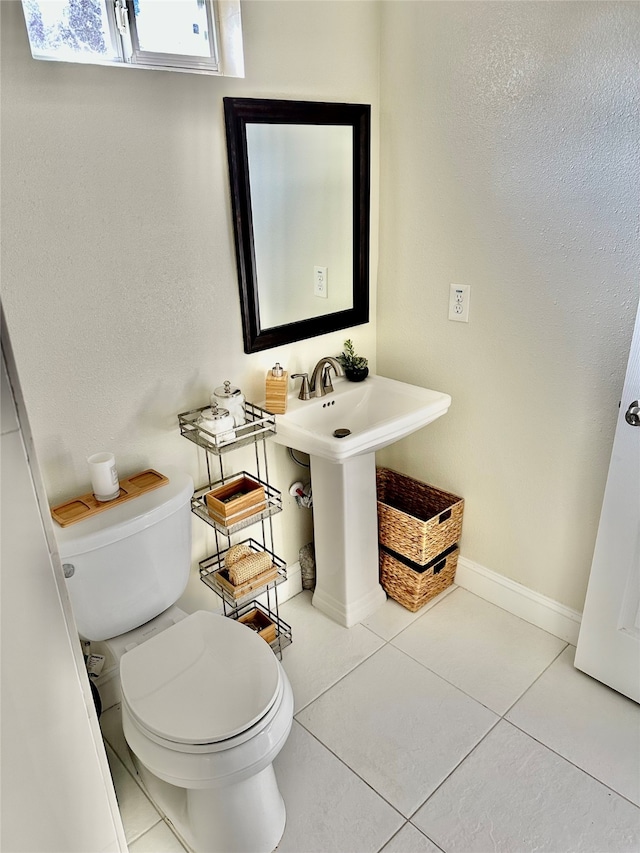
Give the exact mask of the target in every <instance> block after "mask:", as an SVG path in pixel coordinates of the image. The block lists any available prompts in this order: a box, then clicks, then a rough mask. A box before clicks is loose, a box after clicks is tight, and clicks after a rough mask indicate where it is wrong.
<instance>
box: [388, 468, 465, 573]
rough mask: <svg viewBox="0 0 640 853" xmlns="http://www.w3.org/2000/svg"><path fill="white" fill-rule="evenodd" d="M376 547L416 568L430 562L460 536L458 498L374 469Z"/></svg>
mask: <svg viewBox="0 0 640 853" xmlns="http://www.w3.org/2000/svg"><path fill="white" fill-rule="evenodd" d="M377 485H378V534H379V540H380V544H381V545H382V546H384V547H385V548H388V549H389V550H390V551H394V552H395V553H396V554H399V555H401V556H402V557H406V558H407V559H408V560H410V561H411V562H413V563H417V564H418V565H420V566H424V565H426V564H427V563H428V562H429V561H430V560H434V559H435V558H436V557H437V556H438V555H439V554H442V553H443V552H444V551H446V550H447V549H448V548H450V547H451V545H455V544H456V543H457V542H459V541H460V534H461V533H462V513H463V509H464V501H463V499H462V498H459V497H457V496H456V495H452V494H450V493H449V492H443V491H441V490H440V489H436V488H434V487H433V486H429V485H427V483H421V482H420V481H419V480H414V479H413V478H411V477H407V476H406V474H399V473H398V472H397V471H392V470H391V469H390V468H378V472H377Z"/></svg>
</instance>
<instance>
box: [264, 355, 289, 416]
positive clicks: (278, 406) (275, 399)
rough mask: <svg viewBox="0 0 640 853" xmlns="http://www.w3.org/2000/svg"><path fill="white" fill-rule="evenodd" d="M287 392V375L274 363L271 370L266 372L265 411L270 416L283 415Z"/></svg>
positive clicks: (285, 408)
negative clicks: (269, 413)
mask: <svg viewBox="0 0 640 853" xmlns="http://www.w3.org/2000/svg"><path fill="white" fill-rule="evenodd" d="M288 390H289V374H288V373H287V371H286V370H283V369H282V367H281V365H280V363H279V362H277V361H276V363H275V364H274V366H273V367H272V368H271V370H269V371H267V381H266V401H265V409H266V410H267V411H268V412H271V414H272V415H284V413H285V412H286V411H287V392H288Z"/></svg>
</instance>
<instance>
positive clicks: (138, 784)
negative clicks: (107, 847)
mask: <svg viewBox="0 0 640 853" xmlns="http://www.w3.org/2000/svg"><path fill="white" fill-rule="evenodd" d="M109 748H110V749H111V752H113V754H114V756H115V757H116V759H117V761H118V762H119V763H120V764H121V765H122V767H123V768H124V771H125V773H126V774H127V776H129V778H130V779H133V781H134V782H135V784H136V785H137V786H138V788H139V789H140V791H142V793H143V795H144V797H145V799H147V800H148V801H149V802H150V803H151V805H152V806H153V809H154V811H155V812H156V813H157V814H158V817H159V819H160V820H164V818H165V814H164V812H162V811H160V809H159V808H158V806H157V805H156V804H155V803H154V802H153V800H152V799H151V797H150V796H149V794H147V792H146V791H145V789H144V788H143V787H142V785H141V784H140V781H139V779H138V778H137V777H136V776H135V775H134V774H133V773H132V772H131V771H130V770H129V768H128V767H127V765H126V764H125V763H124V761H123V760H122V759H121V758H120V756H119V755H118V753H117V752H116V750H115V749H114V748H113V746H111V744H109ZM109 770H111V768H109ZM111 780H112V782H113V787H114V789H115V787H116V783H115V780H114V779H113V774H111ZM156 822H157V821H156ZM154 826H155V824H154ZM146 831H147V830H145V832H146Z"/></svg>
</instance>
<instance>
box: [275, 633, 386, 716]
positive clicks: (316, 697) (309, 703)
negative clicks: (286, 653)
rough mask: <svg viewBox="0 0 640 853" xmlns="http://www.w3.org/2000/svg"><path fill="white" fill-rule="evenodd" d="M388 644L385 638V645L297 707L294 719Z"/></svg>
mask: <svg viewBox="0 0 640 853" xmlns="http://www.w3.org/2000/svg"><path fill="white" fill-rule="evenodd" d="M386 645H388V643H386V642H384V640H383V645H382V646H380V647H379V648H377V649H374V650H373V651H372V652H371V653H370V654H368V655H367V656H366V657H364V658H362V660H361V661H358V663H357V664H355V666H353V667H352V668H351V669H350V670H349V671H348V672H345V673H343V674H342V675H341V676H340V678H338V680H337V681H334V682H333V684H330V685H329V686H328V687H325V688H324V690H322V691H321V692H320V693H318V695H317V696H314V698H313V699H310V700H309V701H308V702H307V703H306V705H303V706H302V707H301V708H298V709H297V711H296V712H295V713H294V715H293V717H294V719H295V718H296V716H297V715H298V714H301V713H302V712H303V711H306V709H307V708H308V707H309V706H310V705H313V703H314V702H317V701H318V699H319V698H320V697H321V696H324V694H325V693H328V692H329V690H332V689H333V688H334V687H335V686H336V685H337V684H340V682H341V681H343V680H344V679H345V678H346V677H347V676H348V675H351V673H352V672H355V671H356V669H358V667H360V666H362V664H363V663H366V661H368V660H369V659H370V658H372V657H373V656H374V655H376V654H377V653H378V652H379V651H381V650H382V649H383V648H384V647H385V646H386ZM285 672H286V668H285Z"/></svg>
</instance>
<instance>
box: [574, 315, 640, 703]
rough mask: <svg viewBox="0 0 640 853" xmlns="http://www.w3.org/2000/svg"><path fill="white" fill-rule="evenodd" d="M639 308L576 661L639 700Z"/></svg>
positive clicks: (588, 670) (600, 679)
mask: <svg viewBox="0 0 640 853" xmlns="http://www.w3.org/2000/svg"><path fill="white" fill-rule="evenodd" d="M639 399H640V311H638V316H637V317H636V327H635V331H634V334H633V340H632V342H631V353H630V355H629V366H628V368H627V376H626V379H625V383H624V390H623V393H622V402H621V404H620V413H619V415H618V423H617V426H616V434H615V438H614V441H613V451H612V454H611V464H610V466H609V476H608V477H607V485H606V488H605V493H604V502H603V504H602V514H601V516H600V526H599V527H598V536H597V539H596V547H595V551H594V555H593V565H592V567H591V576H590V578H589V587H588V589H587V599H586V601H585V606H584V613H583V616H582V624H581V626H580V635H579V637H578V650H577V653H576V666H577V667H578V669H581V670H582V671H583V672H586V673H587V674H588V675H592V676H593V677H594V678H597V679H598V681H601V682H602V683H603V684H608V685H609V687H613V688H614V690H617V691H619V692H620V693H623V694H624V695H625V696H628V697H629V698H630V699H633V700H634V701H636V702H640V404H639V403H638V400H639Z"/></svg>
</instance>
